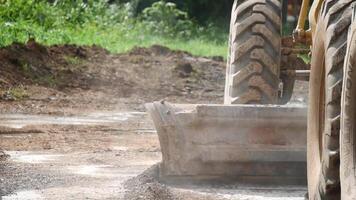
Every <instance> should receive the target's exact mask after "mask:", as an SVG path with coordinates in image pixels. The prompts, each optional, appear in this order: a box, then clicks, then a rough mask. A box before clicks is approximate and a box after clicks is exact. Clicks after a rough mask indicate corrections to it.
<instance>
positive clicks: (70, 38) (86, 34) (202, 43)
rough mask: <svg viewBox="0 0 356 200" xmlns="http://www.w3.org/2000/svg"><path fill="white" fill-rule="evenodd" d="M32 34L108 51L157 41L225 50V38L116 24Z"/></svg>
mask: <svg viewBox="0 0 356 200" xmlns="http://www.w3.org/2000/svg"><path fill="white" fill-rule="evenodd" d="M135 29H136V30H135ZM40 32H41V31H40ZM63 36H65V37H63ZM227 37H228V36H227V35H226V38H227ZM36 38H37V41H38V42H40V43H44V44H46V45H54V44H77V45H99V46H101V47H103V48H106V49H108V50H109V51H110V52H112V53H123V52H127V51H129V50H131V49H132V48H133V47H135V46H139V47H149V46H151V45H155V44H158V45H163V46H166V47H169V48H171V49H173V50H183V51H187V52H189V53H191V54H193V55H197V56H223V57H224V58H226V54H227V42H214V41H208V40H207V39H205V38H204V37H202V38H200V37H194V38H192V39H184V38H170V37H163V36H159V35H158V36H154V35H153V34H150V33H147V32H146V33H143V32H140V31H139V30H137V28H133V29H132V30H126V29H125V30H122V29H121V28H120V27H119V26H118V25H117V26H114V27H109V28H105V29H102V28H99V27H96V26H85V27H83V28H82V29H79V30H77V29H66V30H60V31H58V32H57V33H56V31H53V32H52V33H44V34H41V35H39V36H37V37H36Z"/></svg>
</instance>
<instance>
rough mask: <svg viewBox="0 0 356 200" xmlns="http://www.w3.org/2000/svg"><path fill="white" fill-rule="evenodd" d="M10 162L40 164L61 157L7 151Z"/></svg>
mask: <svg viewBox="0 0 356 200" xmlns="http://www.w3.org/2000/svg"><path fill="white" fill-rule="evenodd" d="M6 154H8V155H9V156H10V158H11V160H12V161H14V162H20V163H32V164H40V163H47V162H51V161H55V160H58V159H59V158H60V157H62V155H48V154H32V153H31V152H22V151H7V152H6Z"/></svg>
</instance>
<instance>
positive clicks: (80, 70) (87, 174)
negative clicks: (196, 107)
mask: <svg viewBox="0 0 356 200" xmlns="http://www.w3.org/2000/svg"><path fill="white" fill-rule="evenodd" d="M0 61H1V65H2V67H1V70H0V113H1V114H0V148H1V149H3V150H5V153H6V154H2V153H0V196H3V197H2V198H3V199H149V200H150V199H157V200H161V199H162V200H165V199H198V200H200V199H274V200H275V199H281V200H282V199H302V196H303V194H304V193H305V188H303V187H302V188H299V187H297V188H295V187H292V188H277V189H276V188H264V189H262V191H261V189H260V188H257V189H256V188H254V187H248V188H245V187H241V186H239V185H235V186H233V187H232V186H222V187H221V186H219V187H216V186H209V187H195V186H186V187H185V188H181V187H175V186H166V185H163V184H160V183H159V182H158V181H157V178H156V176H157V174H156V171H157V165H156V164H157V163H158V162H159V161H160V160H161V153H160V146H159V141H158V137H157V134H156V132H155V129H154V127H153V124H152V122H151V120H150V118H149V116H148V115H147V114H146V113H145V109H144V106H143V104H144V103H147V102H152V101H156V100H162V99H165V100H167V101H170V102H177V103H222V102H223V93H224V91H223V90H224V81H225V80H224V76H225V62H224V61H223V59H222V58H219V57H216V58H203V57H195V56H192V55H190V54H189V53H186V52H181V51H172V50H169V49H167V48H165V47H162V46H152V47H150V48H135V49H133V50H132V51H130V52H128V53H124V54H110V53H109V52H107V51H106V50H104V49H102V48H100V47H96V46H92V47H89V46H86V47H79V46H74V45H65V46H51V47H44V46H41V45H39V44H37V43H36V42H35V41H30V42H29V43H28V44H26V45H21V44H13V45H12V46H9V47H6V48H3V49H0ZM296 87H297V94H298V95H297V96H295V97H294V98H293V99H294V102H296V103H305V101H306V98H305V90H306V87H307V86H306V84H303V83H299V84H298V85H297V86H296ZM0 199H1V198H0Z"/></svg>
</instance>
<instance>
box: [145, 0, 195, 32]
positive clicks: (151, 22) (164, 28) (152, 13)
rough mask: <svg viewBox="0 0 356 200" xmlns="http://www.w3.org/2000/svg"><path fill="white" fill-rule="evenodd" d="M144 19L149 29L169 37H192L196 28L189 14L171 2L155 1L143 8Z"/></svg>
mask: <svg viewBox="0 0 356 200" xmlns="http://www.w3.org/2000/svg"><path fill="white" fill-rule="evenodd" d="M142 19H143V23H144V25H145V26H146V28H148V30H150V31H152V32H153V33H154V34H159V35H164V36H169V37H177V36H178V37H191V36H192V34H193V31H194V29H195V28H196V27H195V25H194V23H193V22H192V21H191V20H190V19H189V16H188V14H187V13H186V12H183V11H181V10H179V9H177V6H176V4H174V3H171V2H165V1H159V2H156V3H154V4H153V5H152V6H151V7H148V8H146V9H145V10H143V13H142Z"/></svg>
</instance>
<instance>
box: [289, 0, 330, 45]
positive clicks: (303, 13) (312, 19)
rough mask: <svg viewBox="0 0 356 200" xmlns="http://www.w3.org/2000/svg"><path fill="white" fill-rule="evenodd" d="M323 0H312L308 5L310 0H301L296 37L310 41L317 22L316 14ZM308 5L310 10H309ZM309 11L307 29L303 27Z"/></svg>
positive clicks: (317, 14)
mask: <svg viewBox="0 0 356 200" xmlns="http://www.w3.org/2000/svg"><path fill="white" fill-rule="evenodd" d="M323 2H324V0H314V1H313V4H312V6H311V7H310V0H303V3H302V7H301V10H300V14H299V20H298V25H297V28H296V31H295V33H296V34H297V37H298V38H303V40H304V41H312V39H313V36H314V33H315V28H316V24H317V22H318V16H319V13H320V9H321V5H322V4H323ZM309 7H310V10H309ZM308 11H309V29H308V30H306V29H305V22H306V19H307V16H308Z"/></svg>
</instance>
